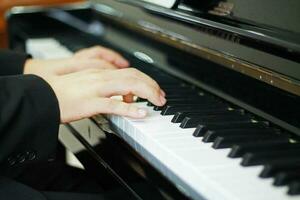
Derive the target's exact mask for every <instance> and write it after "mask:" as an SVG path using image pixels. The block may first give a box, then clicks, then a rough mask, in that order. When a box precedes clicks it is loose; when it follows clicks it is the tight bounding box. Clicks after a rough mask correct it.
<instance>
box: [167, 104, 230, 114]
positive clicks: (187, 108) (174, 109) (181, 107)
mask: <svg viewBox="0 0 300 200" xmlns="http://www.w3.org/2000/svg"><path fill="white" fill-rule="evenodd" d="M220 109H224V110H225V109H228V106H226V105H224V104H220V103H217V104H213V105H198V106H195V105H194V106H191V105H178V106H171V105H166V106H164V108H163V109H162V111H161V115H174V114H175V113H177V112H181V111H194V110H195V111H196V110H197V111H208V110H220Z"/></svg>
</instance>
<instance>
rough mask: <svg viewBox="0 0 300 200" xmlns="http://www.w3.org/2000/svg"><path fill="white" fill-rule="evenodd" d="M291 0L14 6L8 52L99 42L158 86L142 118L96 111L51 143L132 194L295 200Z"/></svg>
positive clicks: (65, 51)
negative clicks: (159, 92) (157, 99)
mask: <svg viewBox="0 0 300 200" xmlns="http://www.w3.org/2000/svg"><path fill="white" fill-rule="evenodd" d="M299 9H300V2H298V1H283V0H278V1H259V0H251V1H242V0H235V1H234V0H227V1H224V0H204V1H197V0H177V1H176V0H169V1H149V0H147V1H146V0H145V1H140V0H91V1H89V2H88V3H80V4H72V5H68V6H61V7H53V8H47V9H45V8H42V7H34V6H33V7H15V8H12V9H11V10H10V12H9V13H8V14H7V19H8V26H9V27H8V28H9V43H10V48H12V49H14V50H18V51H26V52H28V53H31V54H32V55H33V56H34V57H36V58H63V57H68V56H71V55H72V53H73V52H74V51H77V50H79V49H82V48H86V47H89V46H93V45H103V46H106V47H109V48H112V49H115V50H116V51H118V52H120V53H122V54H123V55H124V56H125V57H126V58H127V59H128V60H129V61H130V63H131V65H132V66H133V67H136V68H137V69H139V70H141V71H143V72H145V73H146V74H148V75H150V76H151V77H153V79H155V80H156V81H157V82H158V83H159V84H160V85H161V87H162V88H163V89H164V90H165V91H166V94H167V101H168V102H167V104H166V105H165V106H163V107H157V106H153V105H152V104H151V103H149V102H147V101H146V100H144V99H141V98H137V100H136V102H135V104H137V105H138V106H140V107H145V108H147V109H148V111H149V115H148V117H147V118H145V119H143V120H133V119H130V118H126V117H121V116H113V115H106V116H95V117H93V118H90V119H84V120H81V121H78V122H74V123H70V124H65V125H62V126H61V130H60V131H61V132H60V141H61V142H62V144H63V145H64V146H65V147H66V148H68V149H69V150H71V151H72V152H73V153H74V154H75V155H76V157H77V158H78V159H79V160H80V162H81V163H82V165H83V167H84V168H85V169H86V170H87V171H89V172H91V173H92V174H93V175H94V176H95V177H97V178H99V179H101V180H102V181H103V180H105V181H106V182H105V185H104V188H107V189H109V188H112V187H115V186H120V187H122V188H125V190H126V195H124V198H125V197H128V198H130V199H212V200H220V199H223V200H240V199H247V200H253V199H256V200H259V199H260V200H267V199H270V200H283V199H286V200H287V199H300V156H299V155H300V143H299V141H300V140H299V136H300V26H299V22H298V21H299V18H300V16H299Z"/></svg>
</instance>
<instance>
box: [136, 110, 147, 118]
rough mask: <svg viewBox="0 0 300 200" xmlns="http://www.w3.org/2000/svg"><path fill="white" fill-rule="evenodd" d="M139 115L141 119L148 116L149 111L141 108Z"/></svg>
mask: <svg viewBox="0 0 300 200" xmlns="http://www.w3.org/2000/svg"><path fill="white" fill-rule="evenodd" d="M138 115H139V117H145V116H146V115H147V111H146V110H145V109H142V108H139V109H138Z"/></svg>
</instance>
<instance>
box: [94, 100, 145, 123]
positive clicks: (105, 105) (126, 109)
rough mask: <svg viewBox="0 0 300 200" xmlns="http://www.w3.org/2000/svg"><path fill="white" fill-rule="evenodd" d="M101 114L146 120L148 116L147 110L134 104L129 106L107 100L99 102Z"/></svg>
mask: <svg viewBox="0 0 300 200" xmlns="http://www.w3.org/2000/svg"><path fill="white" fill-rule="evenodd" d="M100 102H101V105H100V107H99V108H100V110H99V112H100V113H105V114H115V115H121V116H126V117H131V118H144V117H146V115H147V110H146V109H143V108H138V107H137V106H135V105H134V104H128V103H125V102H122V101H118V100H114V99H109V98H105V99H102V100H101V101H99V103H100Z"/></svg>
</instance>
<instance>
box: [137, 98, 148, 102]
mask: <svg viewBox="0 0 300 200" xmlns="http://www.w3.org/2000/svg"><path fill="white" fill-rule="evenodd" d="M146 101H147V99H143V98H141V97H138V98H137V99H136V102H146Z"/></svg>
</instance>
